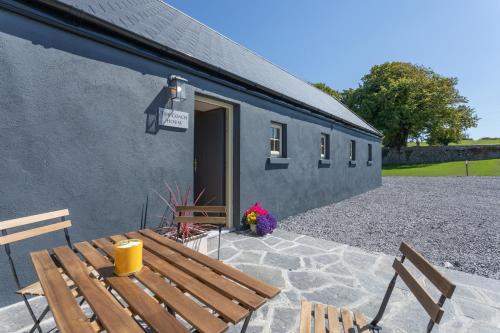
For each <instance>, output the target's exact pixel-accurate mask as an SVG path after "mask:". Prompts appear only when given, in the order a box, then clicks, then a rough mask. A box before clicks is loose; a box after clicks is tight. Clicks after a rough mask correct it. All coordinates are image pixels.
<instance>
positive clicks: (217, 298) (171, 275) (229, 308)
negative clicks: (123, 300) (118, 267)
mask: <svg viewBox="0 0 500 333" xmlns="http://www.w3.org/2000/svg"><path fill="white" fill-rule="evenodd" d="M111 239H113V241H118V240H123V239H127V238H126V237H124V236H119V237H117V236H112V237H111ZM98 241H99V240H98ZM97 245H99V244H97ZM142 259H143V261H144V263H145V264H146V265H148V266H149V267H150V268H151V269H152V270H154V271H157V272H159V273H160V274H162V275H163V276H165V277H166V278H168V279H169V280H171V281H173V282H174V283H175V284H176V285H177V287H178V288H181V289H183V290H186V291H188V292H189V293H190V294H191V295H193V296H194V297H196V298H197V299H199V300H200V301H202V302H203V303H205V304H206V305H208V306H209V307H211V308H212V309H214V310H216V311H217V312H219V313H220V314H221V315H222V316H223V317H224V318H226V319H227V320H228V321H230V322H231V323H233V324H236V323H238V322H239V321H240V320H241V319H243V318H245V317H246V316H247V315H248V314H249V312H248V310H246V309H244V308H242V307H241V306H239V305H237V304H236V303H233V302H232V301H231V300H230V299H229V298H227V297H225V296H223V295H221V294H219V293H218V292H216V291H215V290H213V289H212V288H210V287H208V286H207V285H205V284H204V283H202V282H200V281H198V280H196V279H195V278H194V277H192V276H189V275H188V274H186V273H184V272H183V271H181V270H179V269H178V268H176V267H174V266H172V265H171V264H169V263H167V262H166V261H165V260H163V259H161V258H159V257H157V256H156V255H154V254H153V253H151V252H150V251H148V250H147V249H143V252H142Z"/></svg>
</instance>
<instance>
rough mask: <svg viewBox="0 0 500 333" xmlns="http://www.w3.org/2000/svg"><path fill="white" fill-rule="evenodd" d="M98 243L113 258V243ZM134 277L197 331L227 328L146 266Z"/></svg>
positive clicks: (214, 330)
mask: <svg viewBox="0 0 500 333" xmlns="http://www.w3.org/2000/svg"><path fill="white" fill-rule="evenodd" d="M98 243H99V248H101V249H102V250H103V251H104V252H106V254H107V255H108V256H109V257H110V259H111V260H113V259H114V253H113V251H114V248H113V243H111V241H107V240H105V241H102V242H101V241H99V242H98ZM134 277H135V278H137V279H138V280H139V281H140V282H141V283H142V284H143V285H145V286H146V287H147V288H149V289H150V290H151V291H152V292H153V293H155V295H156V296H157V297H158V298H159V299H160V300H161V301H162V302H164V303H165V304H167V305H168V306H169V307H170V308H171V309H172V310H174V311H175V312H177V313H178V314H179V315H180V316H181V317H183V318H184V319H185V320H186V321H187V322H189V323H190V324H191V325H192V326H193V327H194V328H196V329H197V330H198V331H199V332H201V333H205V332H207V333H208V332H215V333H219V332H224V331H226V330H227V328H228V326H227V324H226V323H225V322H223V321H222V320H220V319H219V318H216V317H214V316H213V315H212V314H211V313H210V312H208V311H207V310H206V309H204V308H202V307H201V306H200V305H199V304H198V303H196V302H195V301H193V300H192V299H191V298H189V297H187V296H186V295H184V294H183V293H182V292H181V291H180V290H179V289H177V288H175V287H173V286H172V285H170V284H169V283H168V282H166V281H165V280H164V279H163V278H162V277H161V276H159V275H158V274H155V273H153V272H152V271H151V270H150V269H149V268H148V267H146V266H144V267H143V268H142V270H140V271H139V272H137V273H135V274H134Z"/></svg>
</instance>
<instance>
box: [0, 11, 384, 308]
mask: <svg viewBox="0 0 500 333" xmlns="http://www.w3.org/2000/svg"><path fill="white" fill-rule="evenodd" d="M170 74H178V75H181V76H184V77H186V78H187V79H188V80H189V86H188V99H187V100H186V101H184V102H182V103H179V104H176V107H175V108H176V109H178V110H183V111H186V112H189V114H190V125H189V129H187V130H185V131H172V130H167V129H160V130H159V131H155V130H154V126H151V124H150V122H151V120H152V119H153V118H154V117H153V116H152V115H153V114H154V113H155V112H156V110H157V109H158V107H160V106H161V107H163V106H166V103H167V97H168V93H167V91H166V90H165V88H164V86H165V84H166V78H167V77H168V76H169V75H170ZM0 77H1V80H0V156H1V159H0V164H1V165H0V185H1V186H0V220H4V219H8V218H14V217H19V216H23V215H29V214H35V213H39V212H42V211H48V210H54V209H61V208H65V207H67V208H69V209H70V211H71V219H72V221H73V223H74V226H73V227H72V230H71V234H72V238H73V239H74V240H75V241H78V240H87V239H92V238H96V237H100V236H104V235H109V234H113V233H119V232H123V231H127V230H132V229H135V228H138V226H139V220H140V211H141V204H142V203H143V202H144V200H145V196H146V194H148V193H149V194H150V199H151V201H150V213H149V219H148V220H149V223H150V225H152V224H154V223H156V222H157V220H158V219H159V217H158V215H161V214H162V212H163V207H164V206H163V205H162V203H161V201H160V200H159V199H158V198H157V197H156V196H155V195H154V194H153V193H152V190H158V191H160V192H163V193H165V189H164V185H163V182H168V183H171V184H172V183H174V182H178V183H180V184H181V185H182V186H183V187H186V186H188V185H190V184H192V156H193V155H192V154H193V132H192V129H193V127H194V126H193V110H194V93H198V94H204V95H209V96H214V97H218V98H221V99H223V100H225V101H229V102H233V103H234V105H235V110H236V111H235V112H236V119H237V122H236V124H235V134H236V135H237V137H236V138H235V148H234V149H235V151H234V152H235V157H236V158H235V170H234V175H235V177H236V178H235V181H234V183H235V187H236V188H235V191H236V193H239V195H237V196H236V197H235V198H234V202H235V205H236V207H235V208H236V209H237V211H236V212H235V216H236V217H239V216H241V214H242V212H243V210H244V209H246V208H247V207H248V206H249V205H251V204H252V203H254V202H255V201H261V202H262V203H263V204H264V205H265V206H266V207H268V208H269V209H270V210H271V211H272V212H274V213H275V214H276V215H277V217H278V218H283V217H286V216H289V215H292V214H295V213H298V212H302V211H304V210H307V209H310V208H314V207H318V206H321V205H324V204H327V203H330V202H333V201H339V200H342V199H344V198H347V197H349V196H352V195H354V194H357V193H361V192H364V191H366V190H369V189H372V188H374V187H377V186H379V185H380V184H381V176H380V165H381V158H380V146H379V144H378V142H376V141H373V138H370V137H368V136H365V135H363V134H359V133H357V132H354V131H351V130H348V129H345V128H344V127H340V126H338V125H333V124H331V123H329V122H326V121H323V120H319V119H317V118H314V117H312V116H307V115H304V114H302V113H299V112H298V111H294V110H292V109H289V108H286V107H283V106H281V105H279V104H276V103H272V102H269V101H266V100H262V99H260V98H257V97H255V96H252V95H249V94H246V93H244V92H241V91H237V90H234V89H230V88H228V87H226V86H222V85H218V84H215V83H213V82H209V81H207V80H205V79H202V78H200V77H198V76H194V75H189V74H187V73H183V72H182V71H180V70H178V69H174V68H169V67H167V66H164V65H162V64H159V63H156V62H152V61H149V60H146V59H145V58H141V57H139V56H136V55H132V54H129V53H125V52H123V51H119V50H117V49H114V48H111V47H108V46H105V45H103V44H99V43H97V42H94V41H91V40H88V39H84V38H82V37H78V36H76V35H73V34H71V33H68V32H63V31H61V30H58V29H55V28H52V27H50V26H48V25H44V24H41V23H38V22H35V21H32V20H30V19H27V18H24V17H21V16H18V15H15V14H12V13H10V12H6V11H2V10H0ZM270 121H278V122H282V123H285V124H287V126H288V142H287V143H288V157H289V158H290V163H289V165H288V166H287V167H286V168H281V169H275V168H271V167H270V166H269V165H267V164H266V161H267V157H268V155H269V142H268V132H269V123H270ZM321 132H325V133H329V134H330V135H331V138H330V141H331V153H330V154H331V160H332V162H331V165H330V166H329V167H326V168H319V167H318V160H319V156H318V155H319V152H318V150H319V136H320V133H321ZM238 134H239V136H238ZM351 138H356V140H357V141H358V152H357V160H358V164H357V166H356V167H355V168H349V167H348V142H349V140H350V139H351ZM369 141H370V142H372V143H373V144H374V147H373V151H374V154H373V157H374V164H373V166H371V167H368V166H367V165H366V160H367V149H366V145H367V142H369ZM238 157H239V159H238ZM238 175H239V178H238V177H237V176H238ZM63 242H64V239H63V237H62V235H61V234H57V235H53V236H47V237H43V238H40V239H38V240H37V242H35V243H23V246H16V244H14V246H13V247H14V250H16V254H17V255H18V258H19V260H18V261H19V263H20V268H21V276H22V278H23V280H24V281H25V282H31V281H32V279H33V278H34V276H33V271H32V268H31V263H30V261H29V260H27V259H26V258H27V257H26V255H27V253H29V252H30V251H32V250H35V249H42V248H47V247H50V246H53V245H54V244H63ZM0 265H1V266H0V267H5V268H6V267H7V260H6V258H5V255H4V253H3V249H2V250H0ZM14 289H15V288H14V284H13V283H12V279H11V276H10V272H8V271H7V270H6V269H4V270H2V271H1V272H0V307H1V306H3V305H6V304H10V303H12V302H14V301H18V300H19V298H17V297H16V296H15V295H14V294H13V293H12V292H11V291H12V290H14Z"/></svg>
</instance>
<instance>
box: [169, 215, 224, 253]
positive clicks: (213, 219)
mask: <svg viewBox="0 0 500 333" xmlns="http://www.w3.org/2000/svg"><path fill="white" fill-rule="evenodd" d="M194 214H202V215H196V216H194ZM213 215H216V216H213ZM174 222H175V223H176V224H177V238H179V237H180V226H181V224H183V223H190V224H211V225H215V226H217V227H218V228H219V242H218V246H217V259H219V258H220V236H221V232H222V228H223V227H225V226H227V211H226V207H225V206H176V207H175V218H174Z"/></svg>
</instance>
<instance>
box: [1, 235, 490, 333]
mask: <svg viewBox="0 0 500 333" xmlns="http://www.w3.org/2000/svg"><path fill="white" fill-rule="evenodd" d="M211 255H212V256H216V255H217V253H216V251H212V252H211ZM221 258H222V259H223V260H224V261H225V262H227V263H229V264H231V265H233V266H235V267H237V268H239V269H241V270H243V271H245V272H248V273H250V274H252V275H254V276H256V277H258V278H260V279H262V280H265V281H267V282H269V283H271V284H273V285H275V286H277V287H280V288H282V292H281V293H280V294H279V295H278V296H276V297H275V299H273V300H272V301H270V302H268V303H267V304H266V305H264V306H263V307H262V308H261V309H259V310H258V311H257V312H256V313H255V314H254V315H253V317H252V320H251V322H250V326H249V328H248V330H247V332H248V333H257V332H258V333H261V332H262V333H270V332H272V333H287V332H294V333H296V332H297V330H298V315H299V309H300V300H301V299H308V300H312V301H318V302H323V303H328V304H334V305H337V306H347V307H349V308H351V309H359V310H361V311H363V312H364V313H365V314H366V315H367V316H368V317H372V316H373V315H374V314H375V313H376V311H377V310H378V307H379V305H380V301H381V299H382V296H383V294H384V292H385V290H386V288H387V284H388V282H389V280H390V279H391V277H392V268H391V265H392V261H393V259H394V258H393V257H391V256H387V255H384V254H380V253H370V252H367V251H365V250H361V249H359V248H355V247H351V246H348V245H344V244H339V243H335V242H331V241H326V240H321V239H316V238H312V237H309V236H304V235H298V234H294V233H291V232H287V231H283V230H276V231H275V232H274V233H273V234H272V235H270V236H266V237H264V238H257V237H253V236H251V235H249V234H246V233H242V234H238V233H228V234H225V235H223V240H222V252H221ZM440 269H441V270H442V271H443V273H444V274H445V275H446V276H447V277H448V278H450V279H451V280H452V281H453V282H455V283H456V284H457V289H456V291H455V295H454V296H453V299H452V300H451V301H447V303H446V304H445V307H444V308H445V314H444V317H443V320H442V323H441V325H439V326H436V328H435V330H434V331H433V332H441V333H446V332H454V333H465V332H474V333H500V281H499V280H494V279H488V278H484V277H480V276H477V275H471V274H467V273H463V272H459V271H454V270H448V269H445V268H440ZM414 274H415V273H414ZM415 275H417V274H415ZM417 276H419V275H417ZM419 280H420V281H421V282H422V283H424V284H426V281H425V279H423V278H422V277H421V276H419ZM427 285H428V283H427ZM430 288H431V287H428V289H429V291H433V289H430ZM434 295H437V294H436V293H435V290H434ZM35 306H36V312H37V313H40V312H41V311H42V310H43V308H44V306H45V302H44V299H43V298H38V299H37V300H35ZM87 310H88V309H87ZM30 324H31V321H30V318H29V317H28V315H27V311H26V310H25V308H24V305H23V304H20V303H18V304H15V305H13V306H10V307H7V308H3V309H0V331H1V332H26V327H29V325H30ZM426 324H427V315H426V313H425V311H424V310H423V308H422V307H421V306H420V304H419V303H418V302H417V301H416V299H415V298H414V297H413V295H411V294H410V293H409V291H408V289H407V288H406V287H405V286H404V285H403V284H401V283H399V284H398V285H397V287H396V288H395V290H394V293H393V296H392V299H391V302H390V303H389V306H388V308H387V311H386V315H385V317H384V321H383V322H382V325H383V331H382V332H383V333H392V332H397V333H405V332H408V333H410V332H421V331H424V329H425V327H426ZM42 326H43V328H44V332H45V331H47V330H49V329H51V328H53V327H54V326H55V325H54V322H53V320H52V319H51V318H49V319H48V320H47V321H45V322H44V323H43V325H42ZM240 327H241V325H238V326H236V327H235V326H233V327H231V328H230V329H229V332H231V333H232V332H239V331H240Z"/></svg>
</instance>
